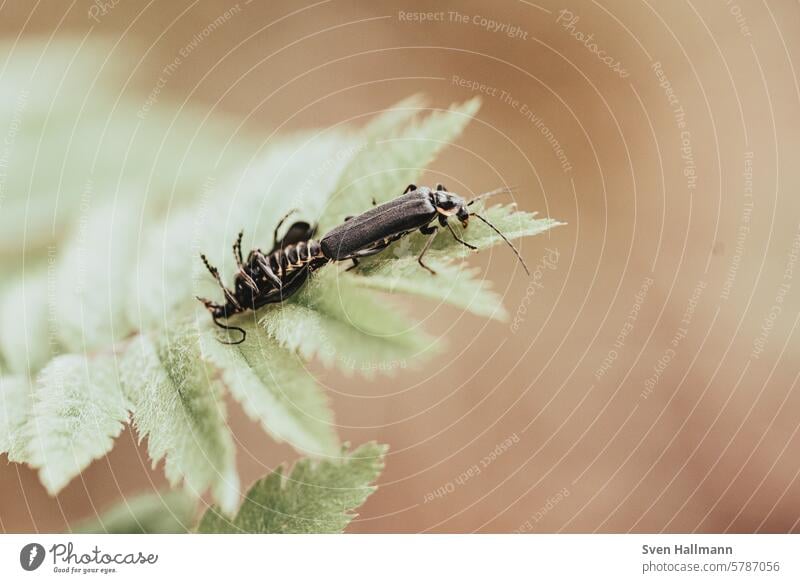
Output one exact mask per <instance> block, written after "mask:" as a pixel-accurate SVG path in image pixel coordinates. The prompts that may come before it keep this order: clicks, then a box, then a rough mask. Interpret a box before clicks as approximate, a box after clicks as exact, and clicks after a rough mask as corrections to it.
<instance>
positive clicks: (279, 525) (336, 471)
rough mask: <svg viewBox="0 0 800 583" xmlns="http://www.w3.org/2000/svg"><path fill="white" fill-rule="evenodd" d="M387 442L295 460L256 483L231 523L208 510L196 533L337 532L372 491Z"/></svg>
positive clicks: (380, 467) (380, 469) (351, 518)
mask: <svg viewBox="0 0 800 583" xmlns="http://www.w3.org/2000/svg"><path fill="white" fill-rule="evenodd" d="M385 454H386V446H382V445H378V444H376V443H374V442H373V443H367V444H365V445H362V446H361V447H359V448H358V449H356V450H355V451H353V452H352V453H346V452H343V455H342V457H341V459H333V460H323V461H319V462H314V461H312V460H308V459H303V460H300V461H298V462H297V463H296V464H295V465H294V468H293V469H292V471H291V473H290V474H289V475H287V476H284V474H283V468H282V467H279V468H277V469H276V470H275V471H274V472H273V473H271V474H270V475H268V476H267V477H266V478H263V479H261V480H259V481H258V482H256V483H255V484H254V485H253V487H252V488H250V491H249V492H248V493H247V497H246V499H245V501H244V502H243V503H242V506H241V508H240V509H239V512H238V514H237V515H236V518H235V519H234V520H233V521H230V520H229V519H227V518H225V517H224V516H222V515H221V514H220V513H219V512H218V511H217V510H216V509H215V508H210V509H209V510H208V511H207V512H206V513H205V515H204V516H203V519H202V520H201V521H200V526H199V527H198V531H199V532H201V533H237V532H246V533H337V532H341V531H343V530H344V529H345V527H346V526H347V525H348V524H349V523H350V521H352V520H353V518H355V517H356V515H355V514H354V513H353V512H352V511H353V509H355V508H358V507H359V506H361V505H362V504H363V503H364V501H365V500H366V499H367V497H368V496H369V495H370V494H372V492H374V491H375V487H374V486H371V484H372V483H373V482H374V481H375V480H376V479H377V478H378V476H379V475H380V473H381V471H382V470H383V458H384V455H385Z"/></svg>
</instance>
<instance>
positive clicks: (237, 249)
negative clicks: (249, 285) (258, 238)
mask: <svg viewBox="0 0 800 583" xmlns="http://www.w3.org/2000/svg"><path fill="white" fill-rule="evenodd" d="M242 237H244V231H239V236H238V237H236V242H235V243H234V244H233V257H234V259H236V267H238V268H239V269H241V268H242V263H244V259H242Z"/></svg>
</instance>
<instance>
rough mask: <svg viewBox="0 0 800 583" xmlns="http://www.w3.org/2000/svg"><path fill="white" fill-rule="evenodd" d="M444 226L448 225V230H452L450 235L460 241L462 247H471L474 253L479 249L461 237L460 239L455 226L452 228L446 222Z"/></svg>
mask: <svg viewBox="0 0 800 583" xmlns="http://www.w3.org/2000/svg"><path fill="white" fill-rule="evenodd" d="M444 224H445V225H447V228H448V229H450V233H451V234H452V235H453V239H455V240H456V241H458V242H459V243H461V244H462V245H464V247H469V248H470V249H472V250H473V251H474V250H476V249H477V247H476V246H475V245H470V244H469V243H467V242H466V241H464V239H462V238H461V237H459V236H458V235H457V234H456V232H455V230H454V229H453V226H452V225H451V224H450V223H449V222H447V221H445V223H444Z"/></svg>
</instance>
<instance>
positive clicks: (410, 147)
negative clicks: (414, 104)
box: [320, 97, 480, 233]
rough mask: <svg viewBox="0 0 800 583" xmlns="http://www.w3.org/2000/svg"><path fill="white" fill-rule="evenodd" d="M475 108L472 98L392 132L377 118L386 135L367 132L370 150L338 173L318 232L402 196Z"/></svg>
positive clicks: (358, 155) (460, 129)
mask: <svg viewBox="0 0 800 583" xmlns="http://www.w3.org/2000/svg"><path fill="white" fill-rule="evenodd" d="M401 103H402V102H401ZM479 107H480V98H478V97H475V98H473V99H470V100H469V101H466V102H464V103H462V104H460V105H453V106H451V107H450V109H448V110H437V111H434V112H432V113H431V114H430V115H428V116H427V117H425V118H424V119H422V120H421V121H414V122H412V123H411V124H409V125H407V126H405V127H399V128H398V127H396V126H395V127H394V128H391V129H390V126H389V124H387V123H385V121H384V120H381V119H380V118H379V121H377V122H376V124H377V128H378V129H380V130H384V129H385V130H386V133H385V134H382V135H377V131H373V132H371V135H370V132H369V129H368V135H369V136H370V137H369V141H368V145H367V147H365V148H363V149H362V150H360V151H359V153H358V154H357V155H356V156H355V158H353V160H352V161H351V162H350V164H348V166H347V167H346V168H345V170H344V172H343V173H342V175H341V178H340V179H339V184H338V186H337V188H336V190H335V191H334V194H333V196H332V197H331V199H330V202H329V203H328V207H327V208H326V209H325V213H324V214H323V216H322V218H321V219H320V232H322V233H324V232H326V231H328V230H329V229H331V228H333V227H335V226H336V225H338V224H339V223H341V222H342V221H343V220H344V218H345V217H346V216H348V215H357V214H358V213H360V212H363V211H364V209H366V208H369V205H370V204H371V200H372V199H373V198H374V199H375V200H376V201H377V202H382V201H386V200H389V199H391V198H394V197H396V196H398V195H399V194H400V193H402V191H403V189H405V187H406V185H408V184H410V183H412V182H415V181H416V179H417V178H418V177H419V175H420V174H422V172H423V171H424V170H425V169H426V168H427V167H428V165H429V164H430V163H431V162H432V161H433V159H434V158H435V157H436V155H437V154H438V153H439V151H440V150H441V149H442V148H444V147H445V146H446V145H447V144H448V143H449V142H451V141H452V140H454V139H455V138H456V137H457V136H458V135H459V134H460V133H461V132H462V131H463V129H464V127H465V126H466V125H467V124H468V123H469V122H470V120H472V117H473V116H474V115H475V114H476V113H477V111H478V108H479Z"/></svg>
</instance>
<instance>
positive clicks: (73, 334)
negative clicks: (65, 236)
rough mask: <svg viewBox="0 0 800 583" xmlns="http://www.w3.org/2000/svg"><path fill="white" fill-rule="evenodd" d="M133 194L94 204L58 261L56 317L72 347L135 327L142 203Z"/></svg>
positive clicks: (101, 342)
mask: <svg viewBox="0 0 800 583" xmlns="http://www.w3.org/2000/svg"><path fill="white" fill-rule="evenodd" d="M135 201H136V199H135V198H133V197H130V198H125V199H122V200H120V201H117V202H115V203H113V204H112V203H105V204H101V205H99V206H97V207H93V208H92V209H91V210H88V211H87V214H86V216H85V217H83V218H82V220H81V222H80V224H79V226H78V228H77V229H76V232H75V233H74V234H73V236H72V238H71V239H70V241H69V244H68V245H67V247H66V249H65V251H64V252H63V254H62V255H61V257H60V260H59V261H58V263H57V270H56V274H55V282H56V289H57V290H58V293H57V294H55V295H54V297H53V301H54V303H55V310H54V315H55V317H56V318H57V319H58V338H59V340H60V343H61V344H62V345H63V346H65V347H66V348H67V349H68V350H69V351H72V352H78V351H86V350H92V349H95V348H98V347H103V346H108V345H110V344H113V343H114V342H115V341H118V340H120V339H122V338H124V337H126V336H128V335H129V334H130V333H131V332H132V331H133V326H132V325H131V323H130V322H129V321H128V319H127V317H126V314H125V310H124V306H125V298H127V297H128V294H129V291H130V271H131V270H130V265H129V263H128V262H129V260H130V258H131V257H132V255H133V249H134V245H135V244H136V238H137V235H138V233H139V230H140V228H139V217H140V215H141V205H140V204H137V203H136V202H135Z"/></svg>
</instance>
